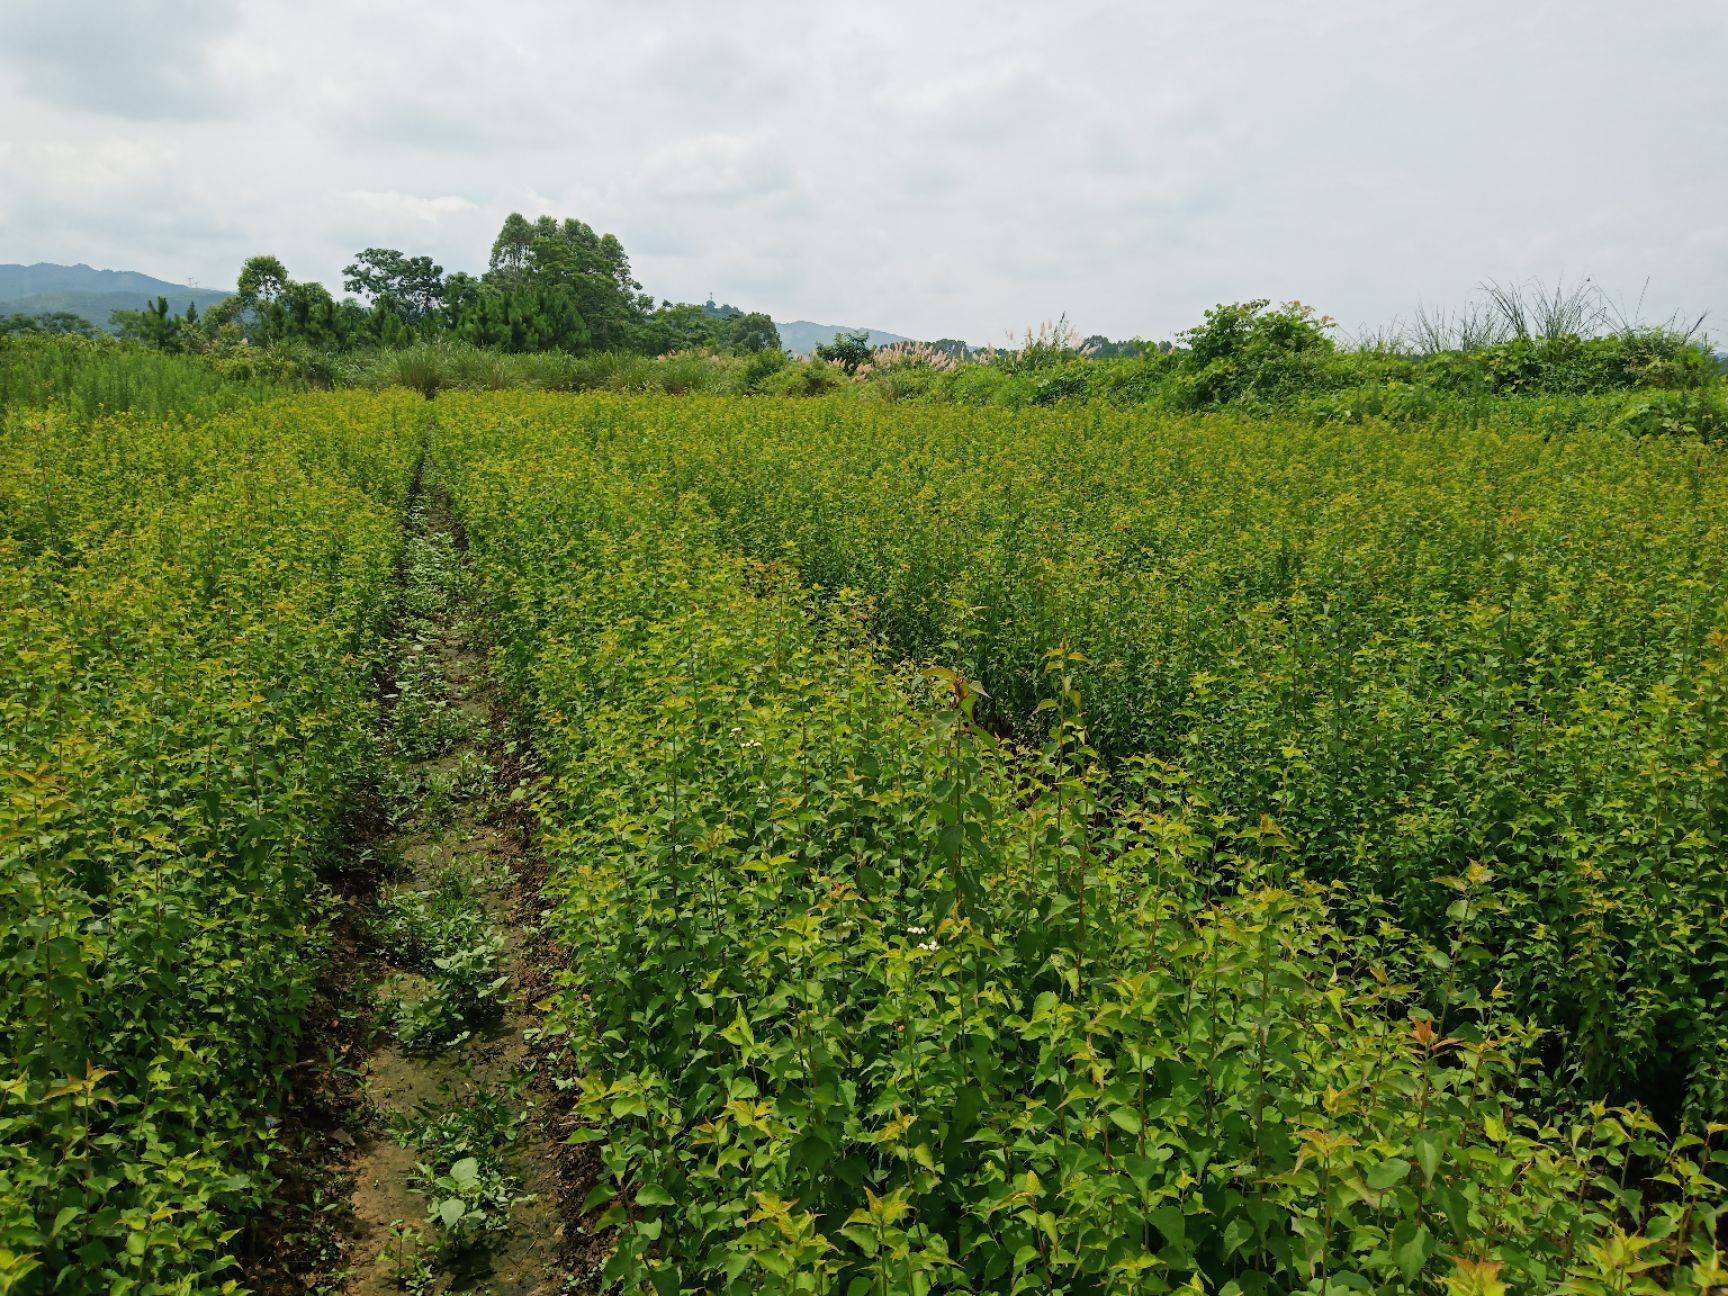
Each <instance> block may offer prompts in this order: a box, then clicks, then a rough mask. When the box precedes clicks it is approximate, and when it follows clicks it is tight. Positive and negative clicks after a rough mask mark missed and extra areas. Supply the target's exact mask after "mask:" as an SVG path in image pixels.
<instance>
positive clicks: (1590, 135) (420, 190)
mask: <svg viewBox="0 0 1728 1296" xmlns="http://www.w3.org/2000/svg"><path fill="white" fill-rule="evenodd" d="M1724 68H1728V2H1725V0H1564V2H1563V3H1547V2H1542V0H1524V2H1521V3H1517V4H1510V3H1506V2H1505V0H1492V2H1480V0H1449V2H1448V3H1444V4H1436V3H1434V0H1419V2H1413V3H1406V2H1405V0H1327V2H1326V3H1312V2H1309V0H1207V2H1203V3H1186V2H1184V3H1165V2H1163V0H1143V2H1142V3H1088V2H1086V0H1070V2H1068V3H1061V4H1055V3H1049V2H1048V0H1046V2H1045V3H1039V4H1028V3H1020V2H1019V0H994V2H993V3H987V4H974V3H963V2H962V3H928V2H925V3H918V4H912V3H902V2H901V0H870V3H858V4H793V3H780V2H779V0H756V2H754V3H733V2H730V0H707V2H706V3H699V4H689V3H678V2H675V0H629V2H628V3H624V2H622V0H620V2H617V3H610V4H594V3H586V2H583V0H552V2H544V3H543V2H540V0H485V2H484V3H474V2H471V0H443V2H442V3H438V4H431V5H428V4H426V3H424V0H419V2H417V3H414V4H408V3H398V2H397V0H367V2H366V3H363V4H357V3H354V2H353V0H294V2H293V3H275V2H274V0H246V2H245V3H238V2H236V3H217V2H215V0H3V3H0V262H4V261H14V262H33V261H60V262H76V261H83V262H87V263H89V264H92V265H96V266H100V267H107V268H114V269H130V270H142V271H145V272H146V273H150V274H154V275H158V276H160V277H162V278H165V279H170V280H174V281H177V282H185V281H195V282H197V283H198V284H200V285H202V286H206V287H227V286H231V285H232V283H233V280H234V276H235V274H236V272H237V270H238V268H239V265H240V262H241V261H242V260H243V259H244V258H245V257H246V256H248V255H250V254H253V253H257V252H270V253H274V254H275V255H277V256H280V257H281V258H282V259H283V260H284V261H285V262H286V264H287V266H288V269H289V271H290V273H291V274H292V275H293V276H294V277H296V278H305V279H320V280H323V281H324V282H325V283H326V284H328V285H330V286H331V288H332V289H334V290H337V291H339V290H340V286H341V276H342V267H343V266H344V265H345V264H346V263H347V262H348V261H349V260H350V259H351V257H352V255H353V253H354V252H355V251H357V250H358V249H360V248H363V247H367V246H393V247H399V248H402V249H403V250H405V251H408V252H412V253H429V254H431V255H432V256H434V257H435V258H437V259H438V260H439V261H440V262H441V263H442V264H443V265H444V266H445V267H447V268H449V269H452V270H455V269H463V270H470V271H474V270H480V269H483V268H484V265H485V260H486V256H487V252H488V250H489V248H490V245H491V241H492V237H493V235H494V234H495V233H496V231H497V228H498V225H499V224H500V222H501V221H502V220H503V218H504V216H505V215H507V214H508V213H509V212H511V211H521V212H523V213H524V214H527V215H529V216H537V215H541V214H552V215H556V216H575V217H579V218H580V219H582V220H585V221H587V222H588V223H589V224H591V225H593V226H594V227H595V228H597V229H599V230H602V231H610V232H612V233H615V234H617V235H618V237H619V238H620V239H622V240H623V243H624V246H625V248H626V250H627V251H628V252H629V254H630V256H631V259H632V262H633V265H634V267H635V270H636V276H637V278H638V279H640V280H641V281H642V283H643V285H644V287H645V288H646V289H647V290H648V291H649V292H652V293H653V294H655V295H656V296H657V297H666V298H671V299H673V300H698V301H699V300H702V299H703V298H705V297H707V296H709V295H710V294H712V295H713V296H714V297H716V298H718V299H720V300H722V301H729V302H733V303H735V304H737V305H739V306H742V307H745V308H746V309H760V310H767V311H768V312H769V313H770V314H772V315H773V316H774V317H775V318H776V319H797V318H803V319H814V320H817V321H821V322H824V323H836V324H851V325H867V326H872V327H877V328H883V329H888V330H891V331H893V332H897V333H903V334H908V335H911V336H916V337H926V338H933V337H938V336H957V337H963V338H967V339H968V340H971V341H975V342H976V341H993V342H1000V341H1002V340H1003V339H1004V338H1005V337H1006V336H1007V335H1008V334H1009V333H1010V332H1018V331H1023V330H1024V329H1025V328H1026V327H1028V326H1031V325H1035V324H1036V323H1038V322H1039V321H1042V320H1046V319H1051V318H1054V317H1056V316H1058V315H1060V314H1064V313H1065V314H1066V315H1067V316H1068V317H1069V319H1070V320H1071V321H1072V322H1073V323H1074V325H1075V326H1076V327H1078V328H1079V329H1080V330H1081V331H1082V332H1084V333H1105V334H1108V335H1110V336H1113V337H1132V336H1140V337H1148V338H1154V337H1166V336H1169V335H1170V334H1171V333H1172V332H1174V331H1175V330H1177V329H1180V328H1183V327H1186V326H1187V325H1189V324H1192V323H1194V322H1195V321H1196V320H1197V319H1198V318H1199V316H1200V314H1201V312H1202V311H1203V310H1204V309H1205V308H1206V307H1207V306H1208V305H1210V304H1212V303H1214V302H1218V301H1234V300H1241V299H1246V298H1251V297H1267V298H1272V299H1274V300H1280V301H1281V300H1287V299H1292V298H1294V299H1299V300H1302V301H1305V302H1309V303H1312V304H1314V305H1316V306H1317V307H1319V308H1320V309H1322V310H1323V311H1325V312H1327V313H1329V314H1331V315H1333V316H1335V317H1337V318H1338V319H1339V320H1340V321H1341V323H1342V324H1343V325H1344V327H1345V328H1346V330H1347V331H1357V332H1359V331H1362V330H1367V329H1373V328H1375V327H1378V326H1381V325H1385V324H1388V323H1390V322H1392V321H1393V320H1395V319H1398V318H1401V317H1408V315H1409V314H1410V312H1411V311H1412V309H1413V308H1414V307H1415V306H1416V305H1417V304H1418V303H1428V304H1430V305H1431V306H1439V307H1455V306H1459V305H1462V304H1463V303H1464V302H1466V301H1467V300H1468V299H1469V298H1470V297H1471V295H1472V294H1473V292H1475V291H1476V289H1477V287H1478V285H1480V284H1481V283H1482V282H1483V281H1484V280H1490V279H1493V280H1501V281H1515V280H1525V279H1529V278H1531V277H1535V278H1540V279H1542V280H1544V281H1545V282H1548V283H1553V282H1554V281H1555V280H1556V279H1558V278H1561V277H1564V278H1565V279H1566V280H1567V281H1568V282H1571V281H1575V280H1580V279H1583V278H1584V277H1586V276H1588V277H1590V278H1592V279H1594V280H1595V282H1597V283H1598V284H1600V285H1602V286H1603V287H1604V288H1605V289H1607V290H1608V291H1609V292H1610V293H1612V294H1613V295H1614V296H1616V297H1617V298H1619V299H1620V300H1621V301H1622V302H1623V303H1625V304H1626V305H1627V306H1628V307H1629V308H1632V307H1636V306H1637V304H1638V303H1639V301H1640V298H1642V301H1643V313H1644V314H1645V315H1647V316H1654V317H1665V316H1666V315H1667V314H1668V313H1669V312H1673V311H1679V312H1684V313H1686V314H1687V316H1688V318H1690V317H1692V316H1696V315H1698V314H1699V313H1702V312H1705V311H1708V312H1710V313H1711V316H1712V320H1713V323H1714V327H1713V328H1712V330H1711V331H1712V333H1713V334H1714V335H1715V336H1718V337H1720V336H1722V335H1723V334H1724V333H1728V76H1725V75H1724V72H1723V70H1724Z"/></svg>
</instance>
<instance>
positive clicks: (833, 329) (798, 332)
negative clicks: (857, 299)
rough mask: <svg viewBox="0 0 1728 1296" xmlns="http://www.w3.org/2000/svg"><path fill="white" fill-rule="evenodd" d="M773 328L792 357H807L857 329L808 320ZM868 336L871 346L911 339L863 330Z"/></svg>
mask: <svg viewBox="0 0 1728 1296" xmlns="http://www.w3.org/2000/svg"><path fill="white" fill-rule="evenodd" d="M775 327H777V328H778V329H779V330H780V345H781V346H783V347H785V348H786V349H787V350H788V351H790V352H791V353H792V354H793V355H801V356H805V355H809V354H810V353H811V352H813V351H814V350H815V349H816V348H817V347H819V346H827V345H828V343H830V342H832V341H833V340H834V339H835V338H836V337H838V336H839V335H840V334H842V333H857V332H859V329H858V328H857V327H855V326H854V325H851V324H812V323H811V322H810V321H809V320H793V321H791V322H790V323H783V322H781V321H779V320H776V321H775ZM863 332H865V333H868V334H869V335H870V345H871V346H887V345H888V344H889V343H891V342H910V341H911V340H912V339H911V338H905V337H901V336H900V335H899V334H898V333H884V332H883V331H882V330H881V329H864V330H863Z"/></svg>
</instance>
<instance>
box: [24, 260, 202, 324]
mask: <svg viewBox="0 0 1728 1296" xmlns="http://www.w3.org/2000/svg"><path fill="white" fill-rule="evenodd" d="M227 296H230V294H229V293H225V292H221V291H219V290H217V289H214V288H193V287H191V286H190V285H188V284H177V283H169V282H168V281H167V280H165V279H155V278H152V277H151V276H150V275H147V274H139V273H138V272H137V271H136V270H95V269H92V268H91V267H90V266H87V265H83V264H79V265H69V266H68V265H54V264H53V263H51V262H48V261H38V262H37V263H36V264H35V265H0V315H45V314H47V313H48V312H50V311H70V312H71V313H72V314H74V315H81V316H83V317H84V318H85V319H87V320H89V321H90V322H91V323H92V324H94V325H96V326H97V327H98V328H107V327H108V318H109V316H111V315H112V314H113V313H114V312H115V311H117V310H143V309H144V307H145V306H147V305H149V304H150V303H151V302H153V301H155V300H156V299H157V298H158V297H166V298H167V299H168V308H169V310H170V311H171V312H172V313H173V314H175V315H181V314H184V313H185V310H186V307H187V306H188V305H189V304H190V303H193V302H196V303H197V304H198V309H199V310H206V309H208V308H209V307H211V306H214V305H215V304H216V303H217V302H219V301H221V300H222V299H223V298H224V297H227Z"/></svg>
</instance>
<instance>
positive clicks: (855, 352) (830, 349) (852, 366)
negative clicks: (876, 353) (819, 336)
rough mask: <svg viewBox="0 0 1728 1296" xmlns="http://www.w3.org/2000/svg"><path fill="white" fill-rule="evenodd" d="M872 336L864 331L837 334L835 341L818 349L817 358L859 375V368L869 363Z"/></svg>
mask: <svg viewBox="0 0 1728 1296" xmlns="http://www.w3.org/2000/svg"><path fill="white" fill-rule="evenodd" d="M870 355H871V346H870V335H869V334H868V333H866V332H865V331H864V330H863V329H859V330H857V331H856V332H853V333H836V334H835V335H834V340H833V341H832V342H830V343H828V344H827V345H825V346H819V347H817V348H816V358H817V359H818V360H827V361H829V362H831V363H833V364H837V365H839V366H840V367H841V368H842V369H844V370H845V371H846V372H847V373H857V372H858V367H859V366H860V365H862V364H865V363H867V362H868V361H869V359H870Z"/></svg>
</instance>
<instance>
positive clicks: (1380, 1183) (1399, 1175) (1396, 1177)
mask: <svg viewBox="0 0 1728 1296" xmlns="http://www.w3.org/2000/svg"><path fill="white" fill-rule="evenodd" d="M1409 1173H1410V1163H1409V1162H1408V1161H1406V1160H1404V1158H1403V1157H1392V1158H1391V1159H1390V1160H1386V1161H1382V1162H1381V1163H1380V1164H1379V1165H1377V1166H1375V1167H1374V1168H1373V1169H1372V1170H1370V1171H1369V1172H1368V1186H1369V1187H1370V1188H1372V1189H1373V1190H1374V1191H1375V1192H1377V1193H1383V1192H1385V1191H1386V1190H1387V1189H1389V1188H1395V1187H1397V1186H1398V1185H1399V1184H1401V1183H1403V1182H1404V1177H1405V1176H1406V1175H1408V1174H1409Z"/></svg>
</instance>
